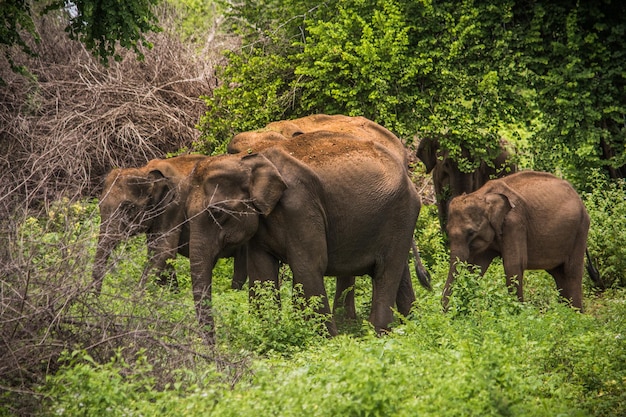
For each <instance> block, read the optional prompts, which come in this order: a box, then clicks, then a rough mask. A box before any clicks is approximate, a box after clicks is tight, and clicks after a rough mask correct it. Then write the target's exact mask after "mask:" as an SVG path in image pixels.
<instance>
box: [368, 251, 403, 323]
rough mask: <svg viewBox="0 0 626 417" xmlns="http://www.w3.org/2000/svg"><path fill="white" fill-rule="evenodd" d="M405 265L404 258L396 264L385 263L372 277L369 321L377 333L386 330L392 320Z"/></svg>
mask: <svg viewBox="0 0 626 417" xmlns="http://www.w3.org/2000/svg"><path fill="white" fill-rule="evenodd" d="M407 267H408V265H407V262H406V260H405V262H403V263H401V264H398V265H387V266H386V268H385V270H384V271H381V272H380V273H376V274H375V275H374V277H372V311H371V313H370V322H371V323H372V324H373V325H374V329H375V330H376V333H378V334H382V333H385V332H386V331H388V330H389V325H390V324H391V322H392V321H393V310H392V308H393V306H394V305H395V303H396V298H397V296H398V290H399V288H400V283H401V282H402V276H403V274H404V269H405V268H407ZM403 308H405V307H403Z"/></svg>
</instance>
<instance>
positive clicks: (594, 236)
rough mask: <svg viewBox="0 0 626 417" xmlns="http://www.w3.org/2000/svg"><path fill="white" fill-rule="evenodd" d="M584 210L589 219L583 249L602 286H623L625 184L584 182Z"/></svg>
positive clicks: (625, 284) (625, 264) (595, 179)
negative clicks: (586, 185) (586, 248)
mask: <svg viewBox="0 0 626 417" xmlns="http://www.w3.org/2000/svg"><path fill="white" fill-rule="evenodd" d="M588 186H589V188H590V189H591V191H589V192H587V193H585V194H584V196H583V197H584V202H585V207H586V208H587V211H588V213H589V216H590V217H591V227H590V229H589V237H588V239H587V247H588V248H589V252H590V253H591V256H592V258H593V260H594V263H595V264H596V266H597V268H598V270H599V272H600V277H601V279H602V281H603V283H604V285H605V286H606V287H622V288H624V287H626V246H625V245H624V242H626V181H624V180H615V181H610V182H609V181H606V180H603V179H601V178H600V177H599V176H596V177H592V178H591V181H589V183H588Z"/></svg>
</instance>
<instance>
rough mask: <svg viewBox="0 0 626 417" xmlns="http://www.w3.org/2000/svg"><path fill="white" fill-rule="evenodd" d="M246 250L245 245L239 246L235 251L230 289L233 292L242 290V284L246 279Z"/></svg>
mask: <svg viewBox="0 0 626 417" xmlns="http://www.w3.org/2000/svg"><path fill="white" fill-rule="evenodd" d="M247 258H248V250H247V248H246V245H243V246H240V247H238V248H237V249H235V254H234V256H233V263H234V267H233V281H232V283H231V288H232V289H233V290H240V289H242V288H243V284H245V283H246V280H247V279H248V259H247Z"/></svg>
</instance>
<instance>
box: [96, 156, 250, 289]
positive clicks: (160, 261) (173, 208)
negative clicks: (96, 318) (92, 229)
mask: <svg viewBox="0 0 626 417" xmlns="http://www.w3.org/2000/svg"><path fill="white" fill-rule="evenodd" d="M206 158H207V157H205V156H202V155H182V156H178V157H174V158H169V159H153V160H151V161H150V162H148V163H147V164H146V165H145V166H143V167H140V168H117V169H114V170H112V171H111V172H110V173H109V174H108V175H107V177H106V179H105V182H104V189H103V191H102V194H101V196H100V202H99V207H100V216H101V223H100V234H99V237H98V246H97V250H96V257H95V262H94V268H93V272H92V278H93V282H94V286H95V292H96V293H97V294H99V293H100V292H101V289H102V281H103V278H104V275H105V273H106V264H107V261H108V259H109V257H110V255H111V252H112V251H113V250H114V249H115V248H116V247H117V245H119V244H120V243H121V242H122V241H123V240H124V239H127V238H129V237H131V236H135V235H138V234H140V233H145V234H146V240H147V246H148V262H147V264H146V266H145V268H144V270H143V273H142V277H141V282H142V284H143V283H145V281H146V279H147V277H148V275H149V274H150V273H151V272H153V271H155V272H156V273H157V276H158V281H157V282H159V283H160V284H167V283H170V284H171V285H172V286H174V287H177V285H178V282H177V279H176V274H175V271H174V268H173V266H172V265H171V264H169V263H168V262H167V261H168V260H169V259H173V258H174V257H175V256H176V254H177V253H180V254H181V255H183V256H186V257H188V256H189V245H188V242H189V227H188V225H187V223H186V218H185V211H184V210H183V205H184V203H185V202H186V198H187V194H188V193H189V181H188V177H189V175H190V174H191V172H192V171H193V169H194V168H195V166H196V164H197V163H198V162H199V161H202V160H204V159H206ZM230 255H232V256H234V257H235V273H234V277H233V284H232V285H233V287H239V288H240V287H241V286H242V285H243V283H244V282H245V279H246V277H247V274H246V266H245V262H246V257H245V253H243V252H241V249H237V251H236V252H233V253H231V254H229V256H230Z"/></svg>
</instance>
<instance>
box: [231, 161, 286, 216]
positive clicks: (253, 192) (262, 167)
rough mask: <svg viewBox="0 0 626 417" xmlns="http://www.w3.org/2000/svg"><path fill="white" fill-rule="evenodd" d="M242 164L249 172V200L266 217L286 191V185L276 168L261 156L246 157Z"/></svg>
mask: <svg viewBox="0 0 626 417" xmlns="http://www.w3.org/2000/svg"><path fill="white" fill-rule="evenodd" d="M241 161H242V163H243V164H244V165H245V166H246V167H247V168H248V169H249V170H250V183H249V190H250V198H251V199H252V204H254V206H255V207H256V208H257V209H258V210H259V211H260V212H261V213H262V214H263V215H264V216H267V215H268V214H270V213H271V212H272V210H274V207H276V204H278V201H279V200H280V199H281V197H282V196H283V193H284V191H285V190H286V189H287V184H285V181H284V180H283V177H282V175H280V172H279V171H278V169H277V168H276V166H275V165H274V164H273V163H272V162H271V161H270V160H269V159H267V158H266V157H265V156H264V155H261V154H251V155H246V156H244V157H243V158H242V160H241Z"/></svg>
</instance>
